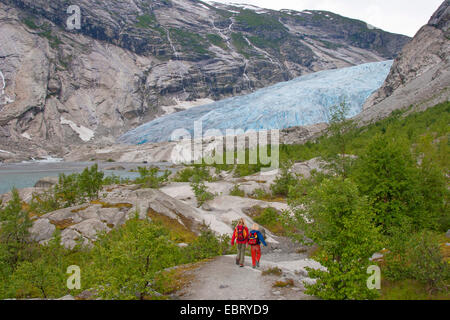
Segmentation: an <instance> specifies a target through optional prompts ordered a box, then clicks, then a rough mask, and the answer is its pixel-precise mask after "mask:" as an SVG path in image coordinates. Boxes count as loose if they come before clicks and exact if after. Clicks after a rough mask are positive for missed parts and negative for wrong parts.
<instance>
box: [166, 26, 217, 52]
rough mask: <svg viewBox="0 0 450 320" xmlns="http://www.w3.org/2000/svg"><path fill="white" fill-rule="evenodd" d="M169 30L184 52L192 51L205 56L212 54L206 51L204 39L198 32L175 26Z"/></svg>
mask: <svg viewBox="0 0 450 320" xmlns="http://www.w3.org/2000/svg"><path fill="white" fill-rule="evenodd" d="M169 31H170V34H171V36H172V38H173V39H174V40H175V41H176V42H177V43H178V44H180V45H181V47H182V48H183V50H185V51H186V52H193V53H196V54H199V55H206V56H210V55H211V54H212V53H211V52H209V51H208V45H207V43H206V40H205V39H204V38H203V37H202V36H200V35H199V34H196V33H193V32H190V31H187V30H182V29H175V28H171V29H170V30H169Z"/></svg>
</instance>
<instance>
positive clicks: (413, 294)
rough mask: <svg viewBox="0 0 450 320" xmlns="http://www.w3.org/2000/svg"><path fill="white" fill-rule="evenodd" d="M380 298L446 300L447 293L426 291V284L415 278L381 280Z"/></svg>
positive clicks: (447, 297)
mask: <svg viewBox="0 0 450 320" xmlns="http://www.w3.org/2000/svg"><path fill="white" fill-rule="evenodd" d="M379 299H380V300H448V299H449V293H448V291H447V292H440V293H435V294H430V293H428V290H427V288H426V285H424V284H421V283H420V282H419V281H417V280H411V279H406V280H400V281H388V280H382V281H381V297H380V298H379Z"/></svg>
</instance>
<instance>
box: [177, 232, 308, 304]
mask: <svg viewBox="0 0 450 320" xmlns="http://www.w3.org/2000/svg"><path fill="white" fill-rule="evenodd" d="M277 240H281V242H280V243H283V242H287V241H283V240H284V239H282V238H280V239H277ZM286 244H287V243H286ZM281 247H282V248H280V244H278V245H277V247H272V246H271V245H269V247H267V248H264V249H263V254H262V258H261V266H260V268H256V269H253V268H252V266H251V257H249V256H246V257H245V266H244V267H243V268H240V267H239V266H237V265H236V264H235V256H234V255H229V256H221V257H217V258H215V259H214V260H212V261H210V262H208V263H205V264H202V265H201V266H200V267H199V268H197V269H195V270H191V271H187V272H188V273H189V275H190V276H192V278H193V280H192V281H191V283H190V284H189V285H188V286H187V287H185V288H183V289H182V290H181V291H180V292H178V293H177V296H178V297H179V298H180V299H183V300H311V299H314V297H311V296H308V295H306V294H305V293H304V287H303V283H302V281H301V279H302V278H303V277H302V275H301V274H299V273H298V272H296V270H298V268H300V269H301V267H299V266H303V265H306V264H308V263H309V262H310V260H309V259H307V258H306V255H305V254H297V253H295V252H292V248H291V250H288V249H287V247H286V246H285V245H282V246H281ZM289 251H291V252H289ZM292 266H294V267H293V268H292ZM272 267H279V268H280V269H281V270H282V271H283V273H282V274H281V275H262V271H263V270H266V269H269V268H272ZM286 279H293V280H294V286H288V287H285V288H279V287H274V286H273V284H274V283H275V282H276V281H280V280H281V281H284V280H286Z"/></svg>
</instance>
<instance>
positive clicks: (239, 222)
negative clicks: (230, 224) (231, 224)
mask: <svg viewBox="0 0 450 320" xmlns="http://www.w3.org/2000/svg"><path fill="white" fill-rule="evenodd" d="M238 225H239V226H246V225H245V220H244V218H240V219H239V221H238Z"/></svg>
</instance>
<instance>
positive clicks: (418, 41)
mask: <svg viewBox="0 0 450 320" xmlns="http://www.w3.org/2000/svg"><path fill="white" fill-rule="evenodd" d="M449 27H450V1H448V0H446V1H444V2H443V3H442V5H441V6H440V7H439V9H438V10H437V11H436V12H435V13H434V14H433V16H432V17H431V19H430V21H429V22H428V24H427V25H425V26H423V27H422V28H421V29H420V30H419V31H418V32H417V34H416V35H415V36H414V38H413V39H412V40H411V42H409V43H408V44H406V45H405V47H404V48H403V50H402V52H401V53H400V55H399V56H398V57H397V59H395V61H394V64H393V66H392V69H391V72H390V74H389V75H388V77H387V79H386V81H385V83H384V84H383V86H382V87H381V88H380V89H379V90H378V91H376V92H375V93H374V94H373V95H372V96H371V97H370V98H369V99H368V100H367V102H366V103H365V105H364V110H363V112H362V113H361V114H360V115H359V116H357V117H356V118H357V119H358V120H361V121H363V122H366V121H374V120H378V119H381V118H384V117H386V116H388V115H389V114H390V113H391V112H392V111H393V110H396V109H403V108H406V107H409V106H413V110H424V109H426V108H428V107H432V106H434V105H436V104H438V103H441V102H444V101H449V98H450V29H449Z"/></svg>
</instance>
